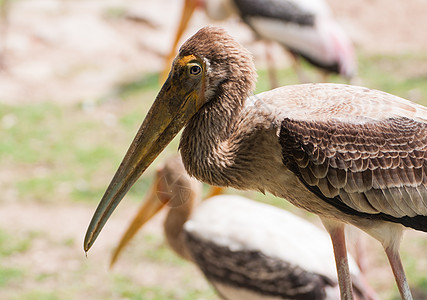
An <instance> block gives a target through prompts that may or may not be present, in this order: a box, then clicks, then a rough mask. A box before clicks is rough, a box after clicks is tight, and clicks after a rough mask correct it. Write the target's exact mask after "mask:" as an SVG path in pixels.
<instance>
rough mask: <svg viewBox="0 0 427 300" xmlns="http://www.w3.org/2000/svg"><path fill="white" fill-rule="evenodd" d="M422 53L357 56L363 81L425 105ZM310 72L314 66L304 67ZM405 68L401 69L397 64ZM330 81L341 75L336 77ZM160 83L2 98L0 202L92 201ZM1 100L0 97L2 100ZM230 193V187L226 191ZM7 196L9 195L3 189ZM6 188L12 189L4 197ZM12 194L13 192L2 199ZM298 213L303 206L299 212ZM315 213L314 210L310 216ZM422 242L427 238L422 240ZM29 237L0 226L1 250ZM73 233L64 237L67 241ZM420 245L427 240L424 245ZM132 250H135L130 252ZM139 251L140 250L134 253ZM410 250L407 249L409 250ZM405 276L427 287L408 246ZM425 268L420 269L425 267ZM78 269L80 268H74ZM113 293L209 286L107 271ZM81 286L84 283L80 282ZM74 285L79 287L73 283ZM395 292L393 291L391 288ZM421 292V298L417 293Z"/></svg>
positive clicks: (154, 245)
mask: <svg viewBox="0 0 427 300" xmlns="http://www.w3.org/2000/svg"><path fill="white" fill-rule="evenodd" d="M425 61H427V56H426V55H424V54H420V55H410V54H405V55H400V56H361V57H360V72H359V76H360V78H361V85H364V86H367V87H370V88H375V89H378V90H383V91H386V92H390V93H393V94H395V95H398V96H401V97H403V98H409V99H412V100H415V101H417V102H419V103H420V104H424V105H426V104H427V74H426V69H424V73H422V72H421V73H419V74H417V72H419V69H418V68H417V66H418V65H420V64H423V63H424V62H425ZM305 69H306V70H307V72H308V74H309V76H312V77H315V76H317V73H316V72H315V71H314V70H313V69H312V68H310V67H308V66H305ZM401 69H404V72H403V73H404V75H402V73H401V72H399V70H401ZM279 80H280V83H281V84H282V85H284V84H295V83H298V79H297V77H296V75H295V73H294V72H293V70H292V69H284V70H279ZM331 81H333V82H343V81H342V80H341V79H340V78H338V77H336V76H332V77H331ZM159 89H160V85H159V84H158V74H147V75H144V76H141V77H140V78H136V79H135V80H130V81H127V82H123V83H120V84H118V85H117V86H116V88H115V89H113V90H112V91H111V92H110V93H108V94H106V95H103V96H102V97H100V98H99V99H95V100H93V101H82V102H80V103H79V104H78V105H71V104H61V103H57V102H51V101H46V102H42V103H29V104H16V105H6V104H0V127H1V130H0V164H1V165H2V169H1V170H0V177H1V179H2V181H1V182H0V187H1V188H3V189H4V190H12V191H13V192H11V193H4V194H3V196H2V197H1V198H0V203H1V202H2V201H20V202H46V203H75V202H89V203H92V204H95V203H97V202H98V201H99V199H100V198H101V196H102V194H103V193H104V191H105V188H106V187H107V184H108V183H109V181H110V180H111V177H112V176H113V174H114V172H115V171H116V169H117V167H118V165H119V163H120V162H121V160H122V158H123V156H124V154H125V152H126V150H127V148H128V146H129V145H130V143H131V141H132V139H133V137H134V135H135V133H136V132H137V130H138V128H139V126H140V124H141V122H142V120H143V118H144V115H145V114H146V112H147V111H148V109H149V107H150V106H151V104H152V101H153V100H154V98H155V96H156V94H157V92H158V90H159ZM268 89H270V87H269V81H268V77H267V72H266V70H259V80H258V85H257V92H261V91H265V90H268ZM0 100H1V99H0ZM178 139H179V137H177V138H175V139H174V141H173V142H172V143H171V144H170V145H169V146H168V147H167V149H166V151H165V152H164V153H162V154H161V156H160V157H159V159H157V160H156V161H155V163H154V166H155V165H156V164H158V163H159V162H161V161H162V160H163V158H164V157H167V156H169V155H170V154H171V153H176V152H177V146H178ZM154 170H155V168H154V167H150V168H149V169H148V170H147V172H146V173H145V174H144V176H143V177H142V178H141V179H140V180H139V181H138V183H137V184H136V185H135V186H134V187H133V188H132V189H131V191H130V193H129V195H128V196H127V198H130V199H132V200H134V201H136V200H138V201H140V200H141V198H142V195H144V194H145V193H146V191H147V190H148V188H149V186H150V183H151V180H152V175H153V173H154ZM232 192H233V193H234V192H235V191H232ZM243 194H244V195H247V196H248V197H250V198H253V199H256V200H259V201H263V202H268V203H271V204H273V205H276V206H280V207H283V208H286V209H289V210H291V211H294V212H295V211H297V210H296V209H295V208H294V207H293V206H292V205H290V204H289V203H288V202H287V201H284V200H283V199H279V198H276V197H273V196H271V195H269V194H267V195H266V196H264V195H262V194H260V193H256V192H245V193H243ZM8 195H9V196H8ZM10 195H11V196H10ZM8 197H11V198H8ZM297 213H298V214H301V213H302V212H301V211H297ZM311 217H312V218H314V217H313V216H311ZM144 239H145V240H144V243H145V244H147V245H148V246H149V248H148V249H147V250H145V251H144V253H143V255H144V256H145V257H147V259H148V260H150V261H153V262H155V263H159V262H162V263H164V264H167V265H170V266H174V267H179V266H181V265H185V264H188V263H186V262H184V261H183V260H181V259H180V258H178V257H176V256H175V254H173V253H172V251H170V250H169V249H168V248H167V246H166V245H165V244H164V241H163V239H160V238H159V237H154V236H148V237H144ZM424 242H425V241H424ZM31 243H32V237H31V236H26V237H22V236H21V237H14V236H13V235H12V234H11V233H9V232H7V231H4V230H1V229H0V257H7V256H8V255H10V254H11V253H22V252H25V251H27V250H28V249H29V248H30V247H31ZM74 243H75V241H74V240H64V245H73V244H74ZM423 247H424V249H425V247H426V244H424V245H423ZM135 255H136V254H135ZM138 255H142V254H140V253H138ZM411 255H412V256H411ZM403 256H404V260H405V267H406V268H407V273H408V277H409V281H410V282H411V285H412V287H413V288H415V289H416V290H417V291H418V290H421V291H422V292H423V293H424V294H426V293H427V277H426V274H424V273H423V272H420V270H419V269H418V268H417V263H416V259H415V258H414V256H413V254H411V253H404V254H403ZM424 270H425V269H424ZM83 272H84V270H82V269H79V270H78V272H76V274H77V275H76V276H78V274H80V273H83ZM25 276H27V275H26V270H23V269H19V268H16V269H15V268H11V267H10V266H7V267H6V266H3V265H0V287H1V286H4V285H8V284H10V283H12V282H14V281H15V280H22V279H23V278H25ZM52 276H54V275H52V274H44V275H43V274H41V275H40V274H39V275H38V280H39V281H40V282H44V281H46V280H52V278H51V277H52ZM111 280H112V285H113V287H114V293H115V294H116V295H117V297H116V298H120V299H122V298H124V299H188V300H192V299H215V298H216V296H215V295H214V292H213V291H212V290H211V289H208V290H197V289H194V288H193V287H192V286H191V279H189V278H184V279H183V283H182V285H183V288H182V289H180V290H179V291H176V290H173V289H168V288H162V287H160V286H145V287H141V286H140V285H138V283H137V282H134V281H133V280H132V279H130V278H128V277H125V276H112V279H111ZM79 284H80V285H83V284H84V283H79ZM78 287H79V286H78ZM78 287H70V288H69V289H67V290H66V291H65V292H64V291H62V292H59V291H45V290H40V289H34V290H29V291H21V293H19V295H18V296H17V297H16V298H13V299H72V298H73V297H72V294H73V292H74V291H75V289H76V288H78ZM394 294H395V295H398V294H396V293H394ZM420 299H421V298H420Z"/></svg>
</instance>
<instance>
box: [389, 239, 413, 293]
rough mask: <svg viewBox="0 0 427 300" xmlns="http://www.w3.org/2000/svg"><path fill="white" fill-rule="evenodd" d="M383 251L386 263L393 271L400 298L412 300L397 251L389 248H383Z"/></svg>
mask: <svg viewBox="0 0 427 300" xmlns="http://www.w3.org/2000/svg"><path fill="white" fill-rule="evenodd" d="M384 249H385V253H386V254H387V257H388V261H389V262H390V265H391V269H392V270H393V274H394V278H395V279H396V283H397V287H398V288H399V292H400V296H401V297H402V299H403V300H412V295H411V290H410V289H409V285H408V281H407V280H406V276H405V271H404V270H403V265H402V261H401V260H400V255H399V251H398V250H394V249H393V248H391V247H385V248H384Z"/></svg>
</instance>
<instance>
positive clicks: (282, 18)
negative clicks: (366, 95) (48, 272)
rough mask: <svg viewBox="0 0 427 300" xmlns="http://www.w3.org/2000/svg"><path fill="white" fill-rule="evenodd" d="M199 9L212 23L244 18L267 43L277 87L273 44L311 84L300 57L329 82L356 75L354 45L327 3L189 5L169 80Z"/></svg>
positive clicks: (262, 0) (219, 0)
mask: <svg viewBox="0 0 427 300" xmlns="http://www.w3.org/2000/svg"><path fill="white" fill-rule="evenodd" d="M197 7H200V8H202V9H204V11H205V12H206V14H207V15H208V17H209V18H211V19H213V20H224V19H227V18H229V17H231V16H239V17H240V19H241V20H242V21H243V22H244V23H245V24H247V25H248V26H249V27H250V28H251V29H252V31H253V32H254V33H255V35H256V36H257V37H258V38H259V39H262V40H264V41H266V42H267V48H266V54H267V55H266V56H267V62H268V66H269V75H270V79H271V82H272V86H273V87H277V86H278V84H277V79H276V77H275V72H274V65H275V63H274V61H273V58H272V55H271V53H270V49H269V47H270V42H271V41H273V42H277V43H279V44H280V45H281V46H283V47H284V48H285V49H287V50H288V52H289V53H290V54H291V57H292V60H293V67H294V69H295V71H296V73H297V75H298V77H299V79H300V81H302V82H307V81H309V80H308V79H307V78H306V76H305V75H304V73H303V72H302V69H301V67H300V64H299V59H300V58H303V59H305V60H306V61H308V62H309V63H310V64H312V65H313V66H315V67H317V68H319V69H320V70H321V71H323V75H324V78H323V80H324V81H326V75H327V74H329V73H336V74H339V75H341V76H342V77H343V78H345V79H347V80H351V79H352V78H354V76H355V75H356V73H357V58H356V55H355V50H354V47H353V44H352V42H351V40H350V38H349V37H348V35H347V34H346V32H345V31H344V30H343V29H342V27H341V26H340V25H339V24H338V22H337V21H336V20H335V19H334V17H333V15H332V12H331V9H330V7H329V6H328V4H327V3H326V2H325V1H324V0H305V1H300V0H185V2H184V8H183V11H182V16H181V20H180V23H179V25H178V29H177V33H176V36H175V39H174V42H173V45H172V48H171V50H170V52H169V55H168V56H167V59H166V69H165V71H166V72H164V74H165V75H167V70H168V69H169V67H170V63H171V61H172V59H173V57H174V56H175V55H176V48H177V45H178V43H179V41H180V39H181V37H182V35H183V33H184V32H185V29H186V28H187V26H188V23H189V20H190V19H191V16H192V14H193V12H194V11H195V9H196V8H197ZM164 77H166V76H164ZM163 79H164V78H163Z"/></svg>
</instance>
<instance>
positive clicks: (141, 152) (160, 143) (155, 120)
mask: <svg viewBox="0 0 427 300" xmlns="http://www.w3.org/2000/svg"><path fill="white" fill-rule="evenodd" d="M198 101H200V100H199V99H198V96H197V92H196V91H192V92H187V91H185V89H182V88H180V87H179V85H173V84H172V80H171V76H169V77H168V79H167V80H166V82H165V84H164V85H163V87H162V89H161V90H160V92H159V94H158V95H157V97H156V100H155V101H154V104H153V106H152V107H151V109H150V111H149V112H148V114H147V116H146V117H145V120H144V122H143V123H142V125H141V128H140V129H139V131H138V133H137V135H136V136H135V139H134V140H133V142H132V144H131V145H130V147H129V150H128V152H127V153H126V156H125V157H124V159H123V161H122V163H121V164H120V167H119V169H118V170H117V172H116V174H115V175H114V177H113V179H112V180H111V183H110V185H109V186H108V188H107V191H106V192H105V194H104V196H103V197H102V199H101V202H100V203H99V205H98V207H97V209H96V211H95V214H94V215H93V217H92V220H91V222H90V224H89V227H88V230H87V232H86V236H85V241H84V250H85V251H88V250H89V249H90V247H91V246H92V244H93V243H94V241H95V239H96V238H97V236H98V234H99V233H100V232H101V230H102V228H103V227H104V225H105V223H106V222H107V220H108V218H109V217H110V215H111V214H112V212H113V211H114V209H115V208H116V207H117V205H118V204H119V203H120V201H121V200H122V199H123V197H124V196H125V195H126V193H127V192H128V191H129V189H130V188H131V187H132V185H133V184H134V183H135V181H136V180H137V179H138V178H139V177H140V176H141V175H142V173H143V172H144V171H145V169H147V168H148V166H149V165H150V164H151V163H152V162H153V160H154V159H155V158H156V157H157V156H158V155H159V154H160V152H162V150H163V149H164V148H165V147H166V146H167V145H168V144H169V143H170V141H171V140H172V139H173V138H174V137H175V136H176V135H177V133H178V132H179V131H180V130H181V128H183V127H184V125H185V124H186V123H187V122H188V120H189V119H190V118H191V117H192V116H193V115H194V114H195V113H196V111H197V110H198V109H199V108H200V107H199V103H198Z"/></svg>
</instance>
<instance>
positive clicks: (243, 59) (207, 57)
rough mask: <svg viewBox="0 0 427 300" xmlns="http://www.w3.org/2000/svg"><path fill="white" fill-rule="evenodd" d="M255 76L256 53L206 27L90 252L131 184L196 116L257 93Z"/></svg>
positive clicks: (179, 68)
mask: <svg viewBox="0 0 427 300" xmlns="http://www.w3.org/2000/svg"><path fill="white" fill-rule="evenodd" d="M255 78H256V72H255V67H254V63H253V58H252V55H251V54H250V53H249V52H248V51H247V50H246V49H245V48H243V46H241V45H240V44H239V43H238V42H237V41H235V40H234V39H233V38H232V37H230V36H229V35H228V34H227V33H226V32H225V31H224V30H222V29H220V28H216V27H204V28H202V29H200V30H199V31H198V32H197V33H196V34H195V35H193V36H192V37H191V38H190V39H189V40H187V41H186V42H185V43H184V44H183V46H182V47H181V48H180V51H179V54H178V56H177V57H176V58H175V59H174V61H173V64H172V68H171V71H170V73H169V76H168V78H167V80H166V82H165V83H164V84H163V86H162V88H161V90H160V92H159V94H158V95H157V97H156V99H155V101H154V103H153V105H152V107H151V108H150V110H149V112H148V114H147V116H146V117H145V120H144V121H143V123H142V125H141V127H140V129H139V131H138V133H137V134H136V136H135V138H134V140H133V142H132V144H131V145H130V147H129V149H128V152H127V153H126V155H125V157H124V159H123V161H122V163H121V165H120V167H119V169H118V170H117V172H116V174H115V175H114V177H113V179H112V180H111V183H110V185H109V186H108V188H107V190H106V192H105V194H104V196H103V198H102V199H101V202H100V203H99V205H98V207H97V209H96V211H95V214H94V216H93V218H92V220H91V223H90V224H89V228H88V230H87V232H86V237H85V241H84V250H85V251H88V250H89V248H90V247H91V246H92V244H93V243H94V241H95V239H96V238H97V236H98V234H99V233H100V232H101V229H102V228H103V226H104V225H105V223H106V222H107V220H108V218H109V217H110V215H111V214H112V212H113V211H114V209H115V208H116V207H117V205H118V204H119V203H120V201H121V200H122V199H123V197H124V196H125V194H126V193H127V192H128V191H129V189H130V188H131V186H132V185H133V184H134V183H135V182H136V180H137V179H138V178H139V177H140V176H141V175H142V173H143V172H144V171H145V170H146V169H147V168H148V166H149V165H150V164H151V163H152V162H153V161H154V159H155V158H156V157H157V156H158V155H159V154H160V153H161V152H162V151H163V149H164V148H165V147H166V146H167V145H168V144H169V143H170V141H171V140H172V139H173V138H174V137H175V136H176V135H177V134H178V132H179V131H180V130H181V129H182V128H183V127H184V126H185V125H186V124H187V123H188V122H189V121H190V120H191V118H193V116H195V115H196V114H197V113H198V112H199V111H200V110H201V109H202V108H203V107H204V106H206V105H207V104H208V103H212V102H215V100H218V99H219V97H218V95H220V94H224V93H225V94H228V95H236V97H234V98H235V100H234V101H236V102H238V101H243V100H242V99H245V98H246V97H247V96H248V95H249V93H251V92H252V91H253V89H254V87H255ZM237 95H238V97H237ZM231 98H233V97H231ZM234 98H233V99H234ZM224 105H226V104H224Z"/></svg>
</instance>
